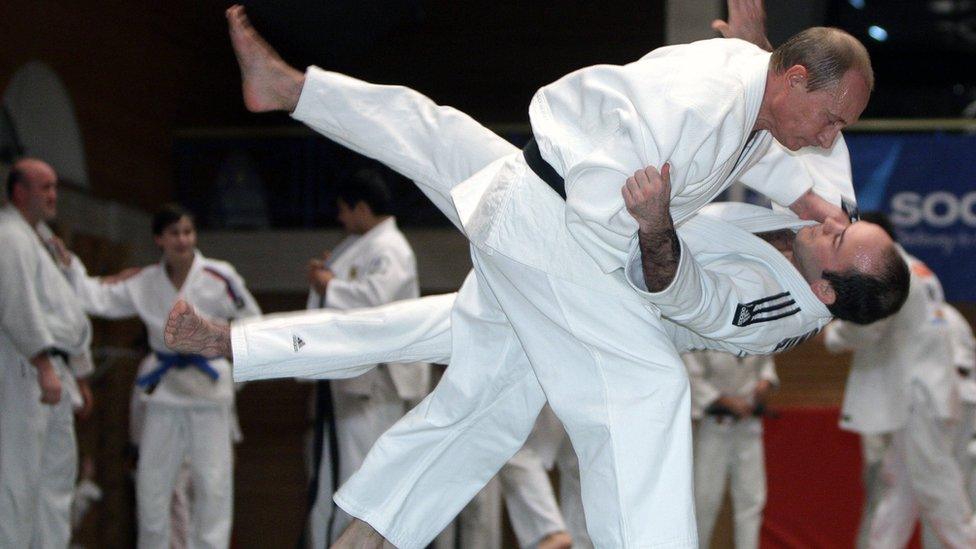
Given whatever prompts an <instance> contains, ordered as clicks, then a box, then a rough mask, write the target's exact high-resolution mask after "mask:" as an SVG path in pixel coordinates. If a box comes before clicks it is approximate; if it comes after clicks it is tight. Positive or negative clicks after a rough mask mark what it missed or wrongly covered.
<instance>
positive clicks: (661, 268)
mask: <svg viewBox="0 0 976 549" xmlns="http://www.w3.org/2000/svg"><path fill="white" fill-rule="evenodd" d="M637 238H638V244H639V246H640V251H641V266H642V267H643V269H644V283H645V285H646V286H647V290H648V291H649V292H653V293H656V292H660V291H663V290H664V289H665V288H667V287H668V286H670V285H671V282H672V281H673V280H674V277H675V275H676V274H677V272H678V263H679V262H680V259H681V245H680V243H679V242H678V235H677V233H676V232H675V230H674V224H673V223H672V221H671V216H670V214H666V215H664V216H662V222H661V223H660V224H658V225H657V226H653V225H652V226H649V227H644V226H643V225H641V228H640V229H639V230H638V233H637Z"/></svg>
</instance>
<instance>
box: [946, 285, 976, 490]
mask: <svg viewBox="0 0 976 549" xmlns="http://www.w3.org/2000/svg"><path fill="white" fill-rule="evenodd" d="M942 313H943V315H944V316H945V319H946V322H947V323H948V325H949V339H950V341H951V342H952V366H953V368H954V369H955V370H956V374H957V375H958V376H959V377H958V379H957V381H958V382H959V400H960V401H961V403H962V411H961V413H960V415H959V423H958V425H957V427H956V433H955V455H956V461H957V462H958V463H959V467H960V469H961V470H962V474H963V479H964V480H965V487H966V493H967V494H969V502H970V504H971V505H974V506H976V337H973V328H972V326H971V325H970V324H969V320H967V319H966V317H964V316H963V315H962V313H960V312H959V310H958V309H956V308H955V307H953V306H952V305H949V304H948V303H946V304H944V305H943V306H942Z"/></svg>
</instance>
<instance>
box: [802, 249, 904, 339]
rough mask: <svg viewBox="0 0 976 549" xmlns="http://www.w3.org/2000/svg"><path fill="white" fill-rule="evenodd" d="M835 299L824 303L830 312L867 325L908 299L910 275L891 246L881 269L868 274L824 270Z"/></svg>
mask: <svg viewBox="0 0 976 549" xmlns="http://www.w3.org/2000/svg"><path fill="white" fill-rule="evenodd" d="M822 276H823V278H824V279H825V280H826V281H828V282H830V285H831V286H832V287H833V289H834V295H835V296H836V300H834V303H833V304H831V305H828V306H827V309H829V310H830V312H831V314H833V315H834V316H835V317H837V318H839V319H841V320H849V321H851V322H854V323H855V324H870V323H872V322H875V321H877V320H881V319H882V318H885V317H886V316H890V315H893V314H895V313H897V312H898V309H901V306H902V305H904V303H905V300H906V299H907V298H908V285H909V283H910V281H911V275H910V274H909V272H908V265H907V264H906V263H905V260H904V259H903V258H902V257H901V254H899V253H898V250H897V249H896V248H895V246H890V247H889V248H888V249H887V250H885V251H884V255H883V257H882V265H881V272H880V273H879V274H877V275H868V274H864V273H860V272H857V271H854V270H851V271H848V272H846V273H837V272H830V271H824V272H823V275H822Z"/></svg>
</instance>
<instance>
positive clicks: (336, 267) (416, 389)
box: [308, 217, 430, 547]
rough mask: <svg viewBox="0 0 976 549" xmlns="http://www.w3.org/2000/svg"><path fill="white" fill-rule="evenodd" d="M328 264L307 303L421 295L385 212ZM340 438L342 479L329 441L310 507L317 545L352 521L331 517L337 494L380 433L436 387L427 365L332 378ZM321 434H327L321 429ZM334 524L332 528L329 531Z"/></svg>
mask: <svg viewBox="0 0 976 549" xmlns="http://www.w3.org/2000/svg"><path fill="white" fill-rule="evenodd" d="M328 267H329V269H331V270H332V271H333V273H335V275H336V278H335V279H333V280H332V281H331V282H330V283H329V286H328V288H327V289H326V294H325V295H324V296H323V295H319V294H318V293H317V292H315V291H314V290H312V291H311V292H310V295H309V301H308V307H309V308H317V307H321V306H324V307H327V308H330V309H339V310H344V309H353V308H360V307H373V306H376V305H382V304H384V303H389V302H391V301H397V300H401V299H410V298H416V297H419V296H420V286H419V284H418V281H417V260H416V258H415V257H414V254H413V249H412V248H411V247H410V244H409V243H408V242H407V239H406V238H405V237H404V236H403V233H401V232H400V230H399V229H398V228H397V225H396V219H395V218H393V217H390V218H388V219H385V220H384V221H382V222H381V223H380V224H378V225H377V226H376V227H373V228H372V229H371V230H369V231H368V232H366V233H365V234H363V235H350V236H348V237H347V238H346V239H345V240H343V241H342V242H341V243H339V245H338V246H337V247H336V249H335V250H333V253H332V256H331V258H330V260H329V262H328ZM331 389H332V403H333V407H334V412H335V423H336V434H335V438H336V440H337V443H338V449H337V450H338V456H339V464H338V473H339V478H338V479H332V478H331V476H332V469H333V464H332V462H331V459H329V455H330V452H329V451H328V448H327V446H325V444H323V448H325V450H324V452H323V455H322V456H321V459H320V461H319V464H320V465H319V474H318V479H319V486H318V494H317V495H316V498H315V504H314V506H313V508H312V510H311V512H310V531H309V533H310V541H311V543H312V547H326V546H328V545H329V543H330V542H331V541H334V540H335V539H336V538H337V537H338V536H339V534H341V533H342V531H343V530H344V529H345V527H346V525H348V523H349V521H350V520H351V519H350V517H349V516H348V515H347V514H346V513H343V512H341V510H339V512H338V514H336V516H335V517H333V516H332V514H333V512H335V510H334V506H333V504H332V493H333V492H334V491H335V487H336V486H338V485H341V484H342V483H343V482H344V481H345V479H347V478H349V476H350V475H352V473H353V472H355V471H356V470H357V469H359V466H360V465H361V464H362V461H363V459H364V458H365V457H366V453H367V452H368V451H369V449H370V448H371V447H372V445H373V443H374V442H376V439H377V438H379V436H380V435H381V434H383V432H384V431H386V430H387V429H388V428H390V427H391V426H392V425H393V424H394V423H396V421H397V420H398V419H400V418H401V417H403V414H405V413H406V412H407V410H409V409H410V407H411V406H412V405H413V404H415V403H417V402H419V401H420V399H422V398H423V397H424V396H426V394H427V392H428V391H429V389H430V366H429V365H427V364H421V363H416V364H383V365H381V366H380V367H379V368H375V369H371V370H370V371H368V372H366V373H364V374H363V375H361V376H358V377H355V378H351V379H342V380H336V381H333V382H332V383H331ZM322 440H323V441H326V440H328V437H327V436H322ZM330 524H331V533H329V532H327V530H328V529H329V527H330V526H329V525H330Z"/></svg>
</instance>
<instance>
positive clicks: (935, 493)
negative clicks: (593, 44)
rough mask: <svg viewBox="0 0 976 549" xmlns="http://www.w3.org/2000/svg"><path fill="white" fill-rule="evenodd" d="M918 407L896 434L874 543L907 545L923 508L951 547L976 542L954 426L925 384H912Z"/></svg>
mask: <svg viewBox="0 0 976 549" xmlns="http://www.w3.org/2000/svg"><path fill="white" fill-rule="evenodd" d="M911 392H912V402H913V406H912V411H911V413H910V414H909V418H908V424H907V425H906V426H905V428H904V429H902V430H899V431H896V432H895V433H893V435H892V442H891V446H890V447H889V449H888V452H887V453H886V454H885V457H884V462H883V465H882V476H883V479H884V483H885V490H884V492H883V494H882V496H881V500H880V501H879V503H878V507H877V509H876V510H875V515H874V520H873V521H872V524H871V541H870V546H871V547H875V548H878V549H882V548H885V549H887V548H890V547H904V546H905V544H906V543H908V539H909V537H910V536H911V534H912V531H913V530H914V528H915V522H916V520H917V519H918V517H919V515H920V514H921V515H922V516H924V518H925V519H926V521H927V522H928V524H929V525H930V526H931V527H932V529H933V530H934V532H935V534H936V536H937V537H938V538H939V541H940V542H941V543H942V544H943V545H944V546H945V547H947V548H950V549H963V548H972V547H976V530H974V528H973V525H972V524H971V519H972V508H971V507H970V504H969V501H968V498H967V497H966V494H965V492H964V490H963V482H962V474H961V473H960V472H959V467H958V465H957V464H956V462H955V461H954V459H953V457H952V448H951V441H950V433H949V428H948V426H947V425H946V424H945V420H943V419H941V418H938V417H936V416H935V415H934V414H933V412H932V410H933V406H932V405H931V403H930V402H929V401H928V398H927V395H926V393H925V391H924V390H923V389H921V388H920V387H918V386H916V385H912V387H911Z"/></svg>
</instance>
